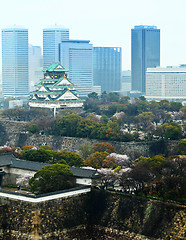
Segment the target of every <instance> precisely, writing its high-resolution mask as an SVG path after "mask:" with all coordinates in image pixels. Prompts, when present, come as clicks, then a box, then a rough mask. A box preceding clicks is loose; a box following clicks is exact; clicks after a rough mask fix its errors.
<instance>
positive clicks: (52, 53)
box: [43, 27, 69, 68]
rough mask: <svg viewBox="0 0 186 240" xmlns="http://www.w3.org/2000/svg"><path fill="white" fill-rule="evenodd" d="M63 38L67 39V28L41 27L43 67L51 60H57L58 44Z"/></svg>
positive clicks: (47, 65) (48, 64)
mask: <svg viewBox="0 0 186 240" xmlns="http://www.w3.org/2000/svg"><path fill="white" fill-rule="evenodd" d="M63 40H69V29H68V28H60V27H53V28H45V29H43V67H44V68H47V67H49V66H50V64H51V62H58V61H59V54H60V49H59V45H60V43H61V42H62V41H63Z"/></svg>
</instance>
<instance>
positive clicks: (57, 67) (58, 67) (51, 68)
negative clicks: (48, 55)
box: [43, 63, 68, 72]
mask: <svg viewBox="0 0 186 240" xmlns="http://www.w3.org/2000/svg"><path fill="white" fill-rule="evenodd" d="M43 71H45V72H47V71H48V72H68V69H65V68H64V67H63V66H62V65H61V64H60V63H51V64H50V66H49V67H48V68H46V69H43Z"/></svg>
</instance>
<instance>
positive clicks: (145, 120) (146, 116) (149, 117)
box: [136, 112, 155, 128]
mask: <svg viewBox="0 0 186 240" xmlns="http://www.w3.org/2000/svg"><path fill="white" fill-rule="evenodd" d="M154 118H155V116H154V114H153V113H152V112H142V113H140V114H139V115H138V116H137V117H136V119H137V121H138V122H139V123H140V124H141V125H142V126H143V127H144V128H147V126H149V124H150V123H151V122H152V121H153V120H154Z"/></svg>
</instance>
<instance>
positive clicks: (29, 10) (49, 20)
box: [0, 0, 186, 69]
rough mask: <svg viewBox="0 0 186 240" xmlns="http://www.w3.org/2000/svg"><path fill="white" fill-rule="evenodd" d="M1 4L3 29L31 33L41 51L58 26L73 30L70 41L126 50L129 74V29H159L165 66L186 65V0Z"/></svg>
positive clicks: (17, 1) (66, 0)
mask: <svg viewBox="0 0 186 240" xmlns="http://www.w3.org/2000/svg"><path fill="white" fill-rule="evenodd" d="M0 1H1V14H0V28H1V29H2V28H5V27H8V26H12V25H14V24H16V25H19V26H24V27H26V28H28V30H29V43H30V44H32V45H41V46H42V29H43V28H45V27H48V26H52V25H54V24H58V25H62V26H64V27H67V28H69V29H70V38H71V39H86V40H91V43H93V44H94V46H110V47H114V46H116V47H122V55H123V69H130V65H131V57H130V55H131V28H133V27H134V25H156V26H157V27H158V28H160V30H161V33H160V34H161V50H160V51H161V65H162V66H167V65H179V64H183V63H186V0H30V1H29V0H9V1H3V0H0ZM0 46H1V45H0ZM0 66H1V64H0Z"/></svg>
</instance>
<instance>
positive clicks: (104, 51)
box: [93, 47, 122, 93]
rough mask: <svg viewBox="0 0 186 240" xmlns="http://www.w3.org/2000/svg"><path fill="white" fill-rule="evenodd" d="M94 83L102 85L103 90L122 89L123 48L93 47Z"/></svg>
mask: <svg viewBox="0 0 186 240" xmlns="http://www.w3.org/2000/svg"><path fill="white" fill-rule="evenodd" d="M93 59H94V60H93V77H94V85H100V86H101V92H103V91H106V92H107V93H109V92H114V91H120V88H121V62H122V61H121V48H120V47H94V48H93Z"/></svg>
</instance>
